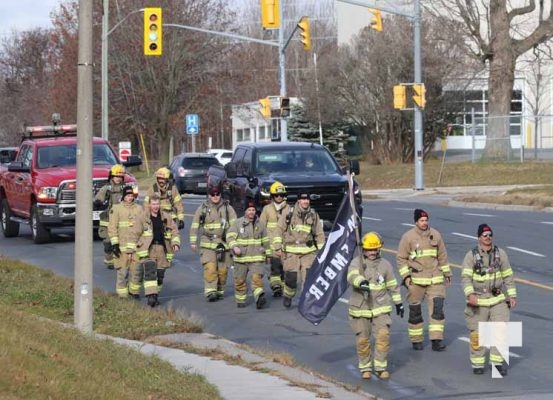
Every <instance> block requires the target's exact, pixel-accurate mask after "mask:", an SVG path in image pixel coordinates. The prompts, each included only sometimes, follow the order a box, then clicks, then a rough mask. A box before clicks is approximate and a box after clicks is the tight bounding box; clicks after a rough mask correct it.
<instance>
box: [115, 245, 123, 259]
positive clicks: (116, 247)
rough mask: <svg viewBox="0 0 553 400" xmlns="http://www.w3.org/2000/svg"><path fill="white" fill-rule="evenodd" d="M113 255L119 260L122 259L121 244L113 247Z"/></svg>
mask: <svg viewBox="0 0 553 400" xmlns="http://www.w3.org/2000/svg"><path fill="white" fill-rule="evenodd" d="M113 255H114V256H115V257H117V258H119V257H121V249H120V248H119V243H117V244H114V245H113Z"/></svg>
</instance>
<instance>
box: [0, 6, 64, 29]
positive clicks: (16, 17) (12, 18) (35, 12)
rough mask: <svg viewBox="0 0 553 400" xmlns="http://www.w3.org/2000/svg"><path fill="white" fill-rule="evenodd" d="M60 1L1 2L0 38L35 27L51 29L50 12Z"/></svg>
mask: <svg viewBox="0 0 553 400" xmlns="http://www.w3.org/2000/svg"><path fill="white" fill-rule="evenodd" d="M59 3H60V0H0V36H5V35H7V34H9V33H11V31H12V29H16V30H18V31H23V30H28V29H32V28H35V27H39V26H40V27H44V28H49V27H51V26H52V24H51V22H50V12H51V11H52V10H54V9H57V8H58V5H59Z"/></svg>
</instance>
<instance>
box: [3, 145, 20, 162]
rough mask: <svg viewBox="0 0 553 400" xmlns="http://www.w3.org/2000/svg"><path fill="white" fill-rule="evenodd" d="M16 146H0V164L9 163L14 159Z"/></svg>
mask: <svg viewBox="0 0 553 400" xmlns="http://www.w3.org/2000/svg"><path fill="white" fill-rule="evenodd" d="M16 154H17V147H0V164H9V163H11V162H12V161H13V160H15V155H16Z"/></svg>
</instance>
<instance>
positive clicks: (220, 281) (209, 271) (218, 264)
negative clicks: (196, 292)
mask: <svg viewBox="0 0 553 400" xmlns="http://www.w3.org/2000/svg"><path fill="white" fill-rule="evenodd" d="M200 260H201V261H202V265H203V267H204V295H205V296H206V297H207V296H209V294H210V293H216V294H217V295H218V296H220V297H222V296H223V294H224V292H225V286H226V284H227V276H228V266H229V264H230V255H229V253H228V251H226V252H225V253H224V255H223V259H222V261H219V260H217V255H216V254H215V250H210V249H203V248H202V249H201V251H200Z"/></svg>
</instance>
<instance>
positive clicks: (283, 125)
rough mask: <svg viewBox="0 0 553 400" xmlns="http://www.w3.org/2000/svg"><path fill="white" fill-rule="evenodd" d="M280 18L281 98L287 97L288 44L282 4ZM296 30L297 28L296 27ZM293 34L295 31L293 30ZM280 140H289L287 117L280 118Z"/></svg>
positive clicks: (279, 64) (279, 59) (279, 62)
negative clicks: (286, 51)
mask: <svg viewBox="0 0 553 400" xmlns="http://www.w3.org/2000/svg"><path fill="white" fill-rule="evenodd" d="M278 9H279V11H278V13H279V18H280V21H281V23H280V28H278V69H279V73H280V98H281V99H282V98H285V97H286V53H285V50H286V45H287V44H288V43H286V44H285V43H284V23H283V22H284V11H283V10H284V7H282V4H281V5H280V7H279V8H278ZM294 32H295V29H294ZM292 34H293V32H292ZM280 141H281V142H287V141H288V120H287V119H286V118H282V117H281V118H280Z"/></svg>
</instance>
